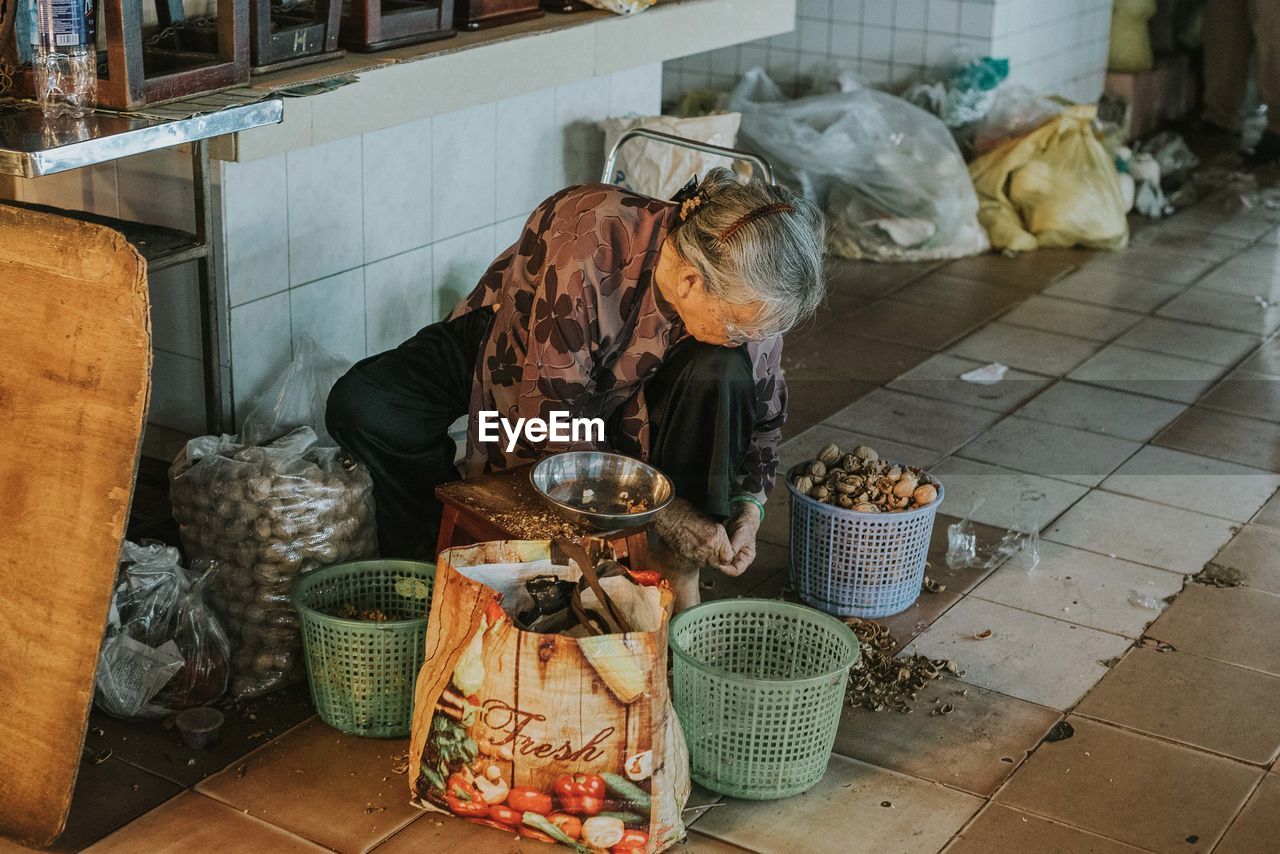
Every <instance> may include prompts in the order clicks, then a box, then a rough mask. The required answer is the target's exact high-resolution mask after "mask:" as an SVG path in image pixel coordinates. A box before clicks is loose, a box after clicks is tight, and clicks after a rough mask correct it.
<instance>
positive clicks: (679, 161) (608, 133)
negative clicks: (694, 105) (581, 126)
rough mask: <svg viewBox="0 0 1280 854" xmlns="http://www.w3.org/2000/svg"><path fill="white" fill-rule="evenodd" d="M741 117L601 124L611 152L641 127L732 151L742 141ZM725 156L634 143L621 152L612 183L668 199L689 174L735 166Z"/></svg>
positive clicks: (630, 119)
mask: <svg viewBox="0 0 1280 854" xmlns="http://www.w3.org/2000/svg"><path fill="white" fill-rule="evenodd" d="M741 120H742V116H740V115H738V114H737V113H718V114H713V115H707V116H697V117H694V118H678V117H676V116H649V117H644V118H641V117H635V116H629V117H626V118H609V119H605V120H604V121H603V122H601V123H600V127H601V129H602V130H603V131H604V150H605V153H606V154H608V152H609V150H610V149H611V148H613V144H614V143H615V142H617V140H618V137H620V136H622V134H623V133H624V132H625V131H629V130H632V129H634V128H638V127H642V128H648V129H650V130H656V131H660V132H662V133H669V134H673V135H675V136H679V137H683V138H685V139H691V140H695V141H697V142H707V143H710V144H712V145H720V146H725V147H728V148H732V147H733V145H734V143H735V142H736V141H737V137H738V124H739V122H741ZM733 165H734V163H733V161H732V160H730V159H728V158H727V157H719V156H717V155H714V154H703V153H702V152H700V151H694V150H693V149H691V148H681V147H679V146H675V145H668V144H667V143H665V142H658V141H656V140H649V139H643V138H641V139H633V140H631V141H630V142H628V143H627V144H626V145H624V146H623V147H622V148H621V149H620V150H619V152H618V162H617V163H616V164H615V166H614V170H613V175H612V176H611V178H610V181H611V182H612V183H613V184H616V185H617V186H619V187H625V188H626V189H628V190H632V191H634V192H637V193H642V194H644V195H646V196H652V197H653V198H655V199H669V198H671V197H672V196H674V195H675V194H676V191H678V190H679V189H680V188H681V187H683V186H684V184H685V182H686V181H688V180H689V178H690V176H692V175H698V176H702V175H705V174H707V172H708V171H709V170H711V169H714V168H715V167H717V166H724V167H727V168H730V169H732V168H733Z"/></svg>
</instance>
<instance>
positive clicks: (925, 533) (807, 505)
mask: <svg viewBox="0 0 1280 854" xmlns="http://www.w3.org/2000/svg"><path fill="white" fill-rule="evenodd" d="M787 489H788V490H790V492H791V585H792V586H793V587H794V588H795V589H796V592H797V593H799V594H800V598H801V599H803V600H804V601H805V602H806V603H807V604H809V605H812V606H813V607H815V608H818V609H820V610H822V611H826V612H827V613H828V614H835V615H836V616H838V617H887V616H889V615H890V614H896V613H898V612H899V611H905V610H906V609H907V608H909V607H910V606H911V604H912V603H913V602H915V601H916V598H917V597H919V595H920V584H921V582H922V581H923V580H924V564H925V558H926V556H927V555H928V554H929V537H930V535H931V534H932V533H933V521H934V518H935V517H936V516H937V514H938V505H940V504H941V503H942V498H943V489H942V485H941V484H938V498H937V500H935V501H933V502H932V503H930V504H928V505H926V506H924V507H920V508H917V509H915V510H904V511H902V512H901V513H861V512H859V511H857V510H846V509H844V508H843V507H833V506H832V505H830V504H824V503H823V502H821V501H818V500H816V499H813V498H810V497H809V496H807V495H803V494H801V493H800V492H799V491H798V490H797V489H796V488H795V486H793V485H792V483H791V478H790V476H788V477H787Z"/></svg>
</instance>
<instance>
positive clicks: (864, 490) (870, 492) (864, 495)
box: [788, 444, 938, 513]
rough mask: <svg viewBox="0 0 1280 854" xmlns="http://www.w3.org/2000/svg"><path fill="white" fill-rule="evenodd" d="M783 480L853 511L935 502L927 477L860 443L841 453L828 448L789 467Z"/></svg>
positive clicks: (931, 481)
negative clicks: (892, 461) (789, 469)
mask: <svg viewBox="0 0 1280 854" xmlns="http://www.w3.org/2000/svg"><path fill="white" fill-rule="evenodd" d="M788 478H789V479H790V482H791V487H792V489H794V490H795V491H796V492H799V493H800V494H801V495H804V496H807V497H809V498H812V499H814V500H815V501H821V502H823V503H824V504H831V505H833V506H836V507H841V508H843V509H845V510H855V511H857V512H859V513H901V512H903V511H906V510H918V509H920V508H921V507H927V506H929V505H930V504H932V503H933V502H935V501H937V500H938V482H937V481H936V480H934V479H933V477H932V476H931V475H929V474H927V473H926V472H925V471H924V470H923V469H921V468H919V467H917V466H903V465H899V464H897V463H890V462H888V461H886V460H882V459H880V455H879V454H877V453H876V452H875V450H874V449H872V448H869V447H867V446H866V445H859V446H858V447H856V448H854V449H853V451H852V452H851V453H844V452H842V451H841V450H840V448H839V446H837V445H835V444H829V445H827V446H826V447H824V448H823V449H822V450H821V451H819V452H818V455H817V457H815V458H814V459H812V460H809V461H808V462H804V463H800V464H799V465H797V466H795V467H794V468H792V469H791V471H790V473H789V474H788Z"/></svg>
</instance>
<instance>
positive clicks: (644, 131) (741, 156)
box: [600, 128, 777, 184]
mask: <svg viewBox="0 0 1280 854" xmlns="http://www.w3.org/2000/svg"><path fill="white" fill-rule="evenodd" d="M636 137H644V138H646V139H653V140H657V141H658V142H665V143H669V144H670V145H675V146H678V147H680V148H692V149H693V150H694V151H701V152H702V153H703V154H718V155H720V156H721V157H728V158H729V159H730V160H745V161H747V162H748V163H750V164H751V165H752V166H754V167H755V168H756V169H758V170H760V177H761V178H762V179H763V180H764V182H765V183H766V184H775V183H777V182H776V181H774V179H773V167H772V166H770V165H769V161H768V160H765V159H764V158H763V157H761V156H760V155H758V154H752V153H751V152H749V151H742V150H740V149H737V148H726V147H724V146H723V145H712V144H711V143H709V142H698V141H697V140H693V139H685V138H684V137H682V136H675V135H674V134H669V133H662V132H661V131H656V130H649V129H648V128H632V129H631V130H629V131H623V133H622V136H620V137H618V141H617V142H615V143H614V144H613V148H611V149H609V156H608V157H606V158H605V161H604V174H603V175H602V176H601V178H600V180H601V181H603V182H604V183H606V184H612V183H613V167H614V166H615V165H616V164H617V162H618V149H620V148H622V145H623V143H625V142H627V141H628V140H631V139H635V138H636Z"/></svg>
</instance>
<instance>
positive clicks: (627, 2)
mask: <svg viewBox="0 0 1280 854" xmlns="http://www.w3.org/2000/svg"><path fill="white" fill-rule="evenodd" d="M656 2H658V0H586V3H587V5H588V6H592V7H594V8H596V9H603V10H604V11H606V12H612V13H613V14H615V15H634V14H635V13H637V12H643V11H644V10H645V9H648V8H649V7H650V6H652V5H653V4H654V3H656Z"/></svg>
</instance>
